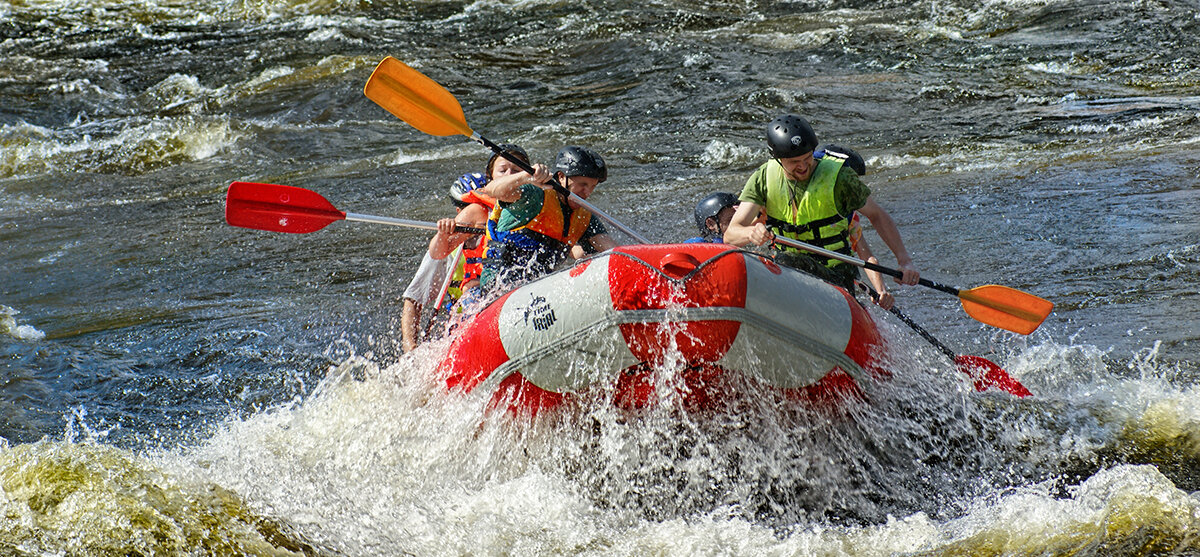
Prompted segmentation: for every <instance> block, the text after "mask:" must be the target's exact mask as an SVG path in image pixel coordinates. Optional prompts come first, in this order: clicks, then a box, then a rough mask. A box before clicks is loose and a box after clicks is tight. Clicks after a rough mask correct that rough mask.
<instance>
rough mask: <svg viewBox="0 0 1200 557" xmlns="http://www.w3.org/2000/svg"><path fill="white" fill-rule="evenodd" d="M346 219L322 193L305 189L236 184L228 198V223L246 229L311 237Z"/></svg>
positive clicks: (226, 206) (232, 186) (226, 197)
mask: <svg viewBox="0 0 1200 557" xmlns="http://www.w3.org/2000/svg"><path fill="white" fill-rule="evenodd" d="M344 218H346V213H343V212H342V211H339V210H337V207H334V206H333V204H331V203H330V202H329V201H327V200H326V199H325V198H324V197H321V194H319V193H317V192H315V191H311V190H306V189H304V188H296V187H292V186H280V185H277V184H257V183H254V182H234V183H232V184H230V185H229V192H228V193H227V194H226V195H225V222H227V223H229V224H231V225H233V226H240V227H242V228H253V229H255V230H270V231H272V232H289V233H292V234H307V233H309V232H316V231H317V230H320V229H322V228H325V227H326V226H328V225H329V223H331V222H334V221H339V220H342V219H344Z"/></svg>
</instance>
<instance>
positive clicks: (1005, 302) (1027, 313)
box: [958, 284, 1054, 335]
mask: <svg viewBox="0 0 1200 557" xmlns="http://www.w3.org/2000/svg"><path fill="white" fill-rule="evenodd" d="M958 297H959V299H961V300H962V305H963V309H964V310H966V312H967V315H970V316H971V317H973V318H974V319H975V320H976V321H979V322H981V323H986V324H988V325H991V326H993V327H999V328H1001V329H1004V330H1006V331H1012V332H1014V333H1020V334H1022V335H1027V334H1029V333H1032V332H1033V331H1035V330H1036V329H1037V328H1038V326H1040V325H1041V324H1042V322H1043V321H1045V320H1046V317H1048V316H1049V315H1050V311H1051V310H1053V309H1054V304H1053V303H1052V302H1050V301H1049V300H1045V299H1042V298H1039V297H1037V296H1034V295H1033V294H1030V293H1028V292H1022V291H1020V290H1017V289H1015V288H1009V287H1007V286H1000V285H998V284H988V285H985V286H978V287H975V288H972V289H970V290H960V291H959V292H958Z"/></svg>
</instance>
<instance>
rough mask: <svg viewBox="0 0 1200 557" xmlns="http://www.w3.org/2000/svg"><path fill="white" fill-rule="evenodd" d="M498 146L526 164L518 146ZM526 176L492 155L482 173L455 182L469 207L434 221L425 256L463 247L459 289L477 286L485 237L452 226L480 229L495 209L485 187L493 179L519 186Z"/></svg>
mask: <svg viewBox="0 0 1200 557" xmlns="http://www.w3.org/2000/svg"><path fill="white" fill-rule="evenodd" d="M499 147H500V150H501V152H503V153H506V154H509V155H512V156H513V157H515V158H517V159H519V160H521V161H524V162H525V163H526V164H528V163H529V154H528V153H526V152H525V149H522V148H521V147H520V146H519V145H513V144H511V143H505V144H501V145H499ZM529 177H530V176H529V175H528V174H526V173H525V172H523V171H522V170H521V169H520V167H518V166H517V165H516V164H514V163H513V162H512V161H510V160H508V159H506V158H504V157H502V156H501V155H500V154H498V153H494V154H492V157H491V158H489V159H488V161H487V165H486V166H485V167H484V172H483V173H482V174H480V173H478V172H476V173H469V174H464V175H463V176H462V178H459V179H458V181H457V182H456V183H455V185H456V187H457V190H458V191H459V197H460V198H461V199H462V200H463V201H465V202H467V203H469V205H467V207H466V208H464V209H462V210H461V211H459V212H458V215H456V216H455V217H454V218H449V219H441V220H439V221H438V223H437V225H438V232H437V234H435V235H434V236H433V238H430V239H429V254H430V256H432V257H433V258H434V259H441V258H443V257H446V256H447V255H449V254H450V253H451V252H452V251H454V249H455V248H457V247H458V246H460V245H461V246H463V261H464V277H463V290H468V289H470V288H473V287H475V286H477V285H478V284H479V279H480V277H481V276H482V275H483V258H484V256H485V254H486V251H487V236H486V235H472V234H466V233H462V232H455V231H454V230H455V226H469V227H473V228H484V227H485V226H486V225H487V220H488V215H490V214H491V212H492V209H493V208H494V207H495V206H496V198H494V197H492V196H491V195H489V194H488V193H487V192H488V191H489V190H488V189H487V187H486V186H487V184H489V183H491V182H493V181H497V180H499V182H498V183H497V185H501V184H503V183H506V182H513V183H520V182H522V181H524V180H527V179H528V178H529Z"/></svg>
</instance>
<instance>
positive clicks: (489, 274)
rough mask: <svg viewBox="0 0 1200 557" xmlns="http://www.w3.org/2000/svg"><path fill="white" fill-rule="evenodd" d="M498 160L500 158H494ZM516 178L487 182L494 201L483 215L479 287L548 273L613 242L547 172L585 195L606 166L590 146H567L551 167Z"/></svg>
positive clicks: (603, 175)
mask: <svg viewBox="0 0 1200 557" xmlns="http://www.w3.org/2000/svg"><path fill="white" fill-rule="evenodd" d="M497 164H499V163H497ZM533 168H534V174H533V175H528V174H526V175H525V178H526V179H524V180H522V181H521V182H520V183H516V182H508V183H505V184H488V187H487V188H485V190H486V191H487V192H488V193H489V194H491V195H492V196H493V197H495V198H496V199H497V201H498V203H497V204H496V208H495V209H493V210H492V213H491V216H490V217H489V219H488V223H487V231H488V249H487V256H486V257H485V258H484V262H483V263H484V265H483V280H482V283H483V286H484V288H493V287H497V286H504V287H511V286H515V285H516V284H520V283H522V282H526V281H529V280H533V279H535V278H537V277H540V276H542V275H544V274H547V273H549V272H551V271H553V270H554V269H555V268H557V267H558V266H559V265H561V264H562V263H563V262H564V261H566V259H567V258H568V257H575V258H580V257H583V256H584V255H585V254H587V253H596V252H601V251H606V250H609V249H612V248H614V247H616V242H614V241H613V240H612V238H611V237H610V236H609V235H608V230H607V229H606V228H605V227H604V224H603V223H602V222H600V219H598V218H593V217H592V214H591V213H590V212H589V211H587V210H586V209H583V208H577V207H572V206H571V204H569V203H568V202H567V199H566V197H565V196H563V195H562V194H561V193H559V192H557V191H555V190H554V189H553V188H552V187H551V186H550V177H551V175H552V174H551V173H553V176H554V178H555V179H556V180H557V181H558V183H559V184H560V185H562V186H563V187H564V188H566V189H567V190H568V191H570V192H571V193H573V194H575V195H578V196H579V197H581V198H583V199H587V198H588V197H589V196H590V195H591V194H592V192H593V191H595V189H596V186H598V185H599V184H600V183H601V182H603V181H605V180H607V179H608V166H607V165H606V164H605V162H604V158H603V157H601V156H600V154H599V153H597V152H596V151H595V150H593V149H591V148H589V147H583V146H579V145H569V146H567V147H563V148H562V149H561V150H559V152H558V154H557V155H556V156H555V157H554V166H553V167H552V168H547V167H546V166H544V165H541V164H537V165H534V166H533Z"/></svg>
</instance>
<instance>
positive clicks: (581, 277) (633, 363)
mask: <svg viewBox="0 0 1200 557" xmlns="http://www.w3.org/2000/svg"><path fill="white" fill-rule="evenodd" d="M880 344H881V341H880V336H879V332H878V330H877V329H876V326H875V323H874V322H873V321H872V319H871V317H870V316H869V314H868V313H867V311H866V310H865V309H864V308H863V307H862V306H861V305H860V304H859V303H858V301H857V300H855V299H854V297H853V296H852V295H851V294H850V293H847V292H846V291H845V290H843V289H842V288H839V287H836V286H833V285H831V284H828V283H826V282H823V281H821V280H819V279H817V278H815V277H813V276H811V275H809V274H806V273H802V272H799V271H796V270H793V269H790V268H786V267H780V266H778V265H776V264H775V263H774V262H773V261H771V260H770V259H768V258H765V257H762V256H761V255H758V254H755V253H751V252H748V251H743V250H740V249H737V248H734V247H732V246H727V245H723V244H675V245H665V244H664V245H637V246H624V247H620V248H616V249H614V250H611V251H608V252H605V253H602V254H600V255H597V256H595V257H592V258H588V259H584V260H581V261H579V262H578V263H576V264H575V265H574V266H573V267H571V268H569V269H565V270H562V271H559V272H557V273H554V274H551V275H548V276H545V277H543V278H541V279H539V280H537V281H534V282H531V283H528V284H525V285H524V286H521V287H520V288H517V289H515V290H513V291H511V292H508V293H506V294H504V295H503V296H502V297H500V298H498V299H496V300H495V301H493V302H491V303H490V304H488V305H487V306H486V307H485V308H484V309H483V310H481V311H480V312H478V313H477V314H475V315H474V316H473V317H472V318H470V320H469V321H466V322H465V323H463V324H462V325H460V326H459V327H458V328H457V330H456V331H455V333H454V337H453V339H452V341H451V345H450V348H449V350H448V352H447V353H446V356H445V358H444V360H443V361H442V362H441V364H440V371H441V372H442V373H443V374H444V375H443V377H445V381H446V384H447V386H449V387H450V388H451V389H457V390H463V391H472V390H476V389H484V392H492V393H494V394H493V395H492V396H493V397H494V398H493V403H494V404H497V405H502V406H508V407H510V408H512V409H515V410H518V411H523V412H530V413H537V412H539V411H541V410H544V409H547V408H550V407H554V406H557V405H559V404H561V403H562V402H563V401H564V400H565V399H566V398H568V397H571V396H575V395H577V394H580V393H584V392H585V391H587V390H589V389H594V388H598V387H602V388H609V389H612V391H611V396H612V398H613V401H614V403H616V404H618V405H621V406H624V407H630V408H639V407H645V406H648V405H652V404H655V403H656V402H657V399H658V398H659V397H660V395H659V394H658V393H659V392H660V390H659V389H660V388H659V387H657V386H656V383H655V376H654V373H655V371H654V370H662V369H677V370H679V375H678V379H679V380H678V381H675V382H673V383H674V385H675V387H676V389H677V391H678V393H679V394H680V395H681V396H682V397H684V399H686V402H687V403H688V404H689V406H694V407H702V408H703V407H711V406H714V405H717V404H720V400H721V395H720V392H719V391H720V389H719V388H718V387H717V385H719V384H721V382H722V379H723V378H725V377H724V376H725V375H726V374H729V373H740V374H744V375H745V376H746V377H747V378H749V379H751V380H753V381H756V382H759V383H761V384H763V385H765V386H766V388H770V389H778V390H780V391H782V392H783V393H785V394H786V395H787V396H789V397H794V398H800V399H812V398H813V397H820V398H826V397H831V396H832V397H841V396H847V395H853V394H856V393H858V392H859V390H858V389H859V387H858V385H859V384H861V383H862V382H863V381H867V380H869V376H870V375H871V374H877V373H879V371H878V370H877V366H875V365H874V360H875V358H877V357H878V356H879V350H878V347H879V346H880Z"/></svg>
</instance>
